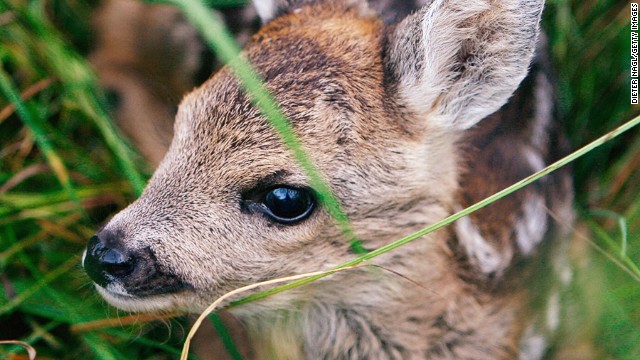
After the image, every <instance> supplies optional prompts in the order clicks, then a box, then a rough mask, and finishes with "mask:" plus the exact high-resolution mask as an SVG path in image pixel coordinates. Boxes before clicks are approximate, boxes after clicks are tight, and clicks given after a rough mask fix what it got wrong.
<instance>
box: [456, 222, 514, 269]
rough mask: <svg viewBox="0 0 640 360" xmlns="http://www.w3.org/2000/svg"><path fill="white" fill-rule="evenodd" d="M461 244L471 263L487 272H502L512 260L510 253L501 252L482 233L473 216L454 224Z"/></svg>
mask: <svg viewBox="0 0 640 360" xmlns="http://www.w3.org/2000/svg"><path fill="white" fill-rule="evenodd" d="M454 229H455V232H456V235H457V236H458V240H459V241H460V244H461V245H462V246H463V247H464V248H465V250H466V252H467V256H468V257H469V259H470V261H471V263H472V264H473V265H475V266H477V267H478V268H480V270H481V271H482V272H483V273H485V274H491V273H499V272H502V270H504V269H505V268H506V267H507V266H508V265H509V261H510V260H511V256H510V255H506V254H501V253H500V252H498V251H497V250H496V249H495V248H494V247H493V246H491V245H490V244H489V243H488V242H487V241H486V240H485V239H484V238H483V237H482V234H480V231H479V230H478V228H477V227H476V226H475V225H474V224H473V223H472V221H471V218H470V217H468V216H465V217H463V218H461V219H460V220H458V221H456V223H455V224H454Z"/></svg>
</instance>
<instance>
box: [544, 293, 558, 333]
mask: <svg viewBox="0 0 640 360" xmlns="http://www.w3.org/2000/svg"><path fill="white" fill-rule="evenodd" d="M547 326H548V327H549V330H551V331H552V332H553V331H556V330H557V329H558V326H560V294H558V293H554V294H553V295H551V297H550V298H549V302H548V303H547Z"/></svg>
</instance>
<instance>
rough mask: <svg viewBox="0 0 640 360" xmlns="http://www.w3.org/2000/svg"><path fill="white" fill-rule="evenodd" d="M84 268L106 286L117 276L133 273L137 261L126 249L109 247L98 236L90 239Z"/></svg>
mask: <svg viewBox="0 0 640 360" xmlns="http://www.w3.org/2000/svg"><path fill="white" fill-rule="evenodd" d="M83 265H84V269H85V271H86V272H87V275H89V277H90V278H91V279H92V280H93V281H95V282H96V283H97V284H98V285H100V286H102V287H105V286H107V285H108V284H109V283H110V282H111V281H113V280H114V279H117V278H122V277H125V276H127V275H129V274H131V273H132V272H133V271H134V270H135V267H136V261H135V259H134V258H133V257H131V256H129V254H127V253H126V252H125V251H123V250H120V249H117V248H110V247H107V246H106V245H105V244H103V243H102V242H101V241H100V238H99V237H98V236H94V237H92V238H91V240H89V244H88V245H87V252H86V256H85V258H84V264H83Z"/></svg>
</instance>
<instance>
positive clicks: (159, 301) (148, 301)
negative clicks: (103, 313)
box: [95, 284, 194, 312]
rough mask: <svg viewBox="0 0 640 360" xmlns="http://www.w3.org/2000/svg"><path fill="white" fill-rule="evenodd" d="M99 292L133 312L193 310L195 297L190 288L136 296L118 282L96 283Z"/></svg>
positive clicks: (115, 304) (107, 299) (116, 304)
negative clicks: (189, 290) (190, 292)
mask: <svg viewBox="0 0 640 360" xmlns="http://www.w3.org/2000/svg"><path fill="white" fill-rule="evenodd" d="M95 287H96V290H98V293H99V294H100V295H101V296H102V297H103V298H104V299H105V300H106V301H107V302H108V303H109V304H110V305H112V306H115V307H117V308H118V309H121V310H125V311H131V312H158V311H185V312H189V311H193V309H192V308H193V303H192V301H193V298H194V296H192V295H190V294H189V292H188V290H184V291H181V292H178V293H170V294H161V295H151V296H135V295H131V294H129V293H127V292H126V290H124V288H123V287H121V286H118V285H117V284H109V285H107V287H106V288H104V287H102V286H100V285H97V284H96V285H95Z"/></svg>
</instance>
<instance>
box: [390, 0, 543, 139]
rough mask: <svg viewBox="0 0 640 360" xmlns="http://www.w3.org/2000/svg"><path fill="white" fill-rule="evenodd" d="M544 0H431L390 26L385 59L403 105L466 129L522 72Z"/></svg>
mask: <svg viewBox="0 0 640 360" xmlns="http://www.w3.org/2000/svg"><path fill="white" fill-rule="evenodd" d="M543 5H544V0H471V1H458V0H434V1H433V2H431V4H430V5H428V6H425V7H424V8H422V9H420V10H419V11H418V12H417V13H415V14H413V15H411V16H408V17H407V18H406V19H404V20H403V21H402V22H401V23H400V24H398V26H397V27H396V28H395V30H393V32H392V33H391V34H390V38H389V42H388V48H387V55H386V67H387V73H388V74H390V76H391V80H392V84H393V86H395V87H396V89H395V90H397V92H398V93H399V96H400V97H401V101H403V102H404V103H405V104H406V105H407V106H408V107H409V109H411V110H412V111H414V112H416V113H417V114H419V115H425V116H426V115H428V116H429V119H430V120H429V121H431V122H432V123H433V124H436V125H438V126H443V127H448V128H453V129H459V130H460V129H466V128H469V127H471V126H473V125H474V124H475V123H477V122H478V121H480V120H481V119H483V118H484V117H486V116H487V115H489V114H491V113H493V112H494V111H496V110H498V109H499V108H500V107H501V106H502V105H503V104H504V103H505V102H506V101H507V99H508V98H509V97H510V96H511V94H512V93H513V92H514V91H515V89H516V88H517V87H518V84H520V82H521V81H522V79H523V78H524V77H525V75H526V73H527V70H528V67H529V63H530V61H531V58H532V56H533V53H534V49H535V43H536V38H537V35H538V32H539V21H540V15H541V13H542V8H543Z"/></svg>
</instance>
